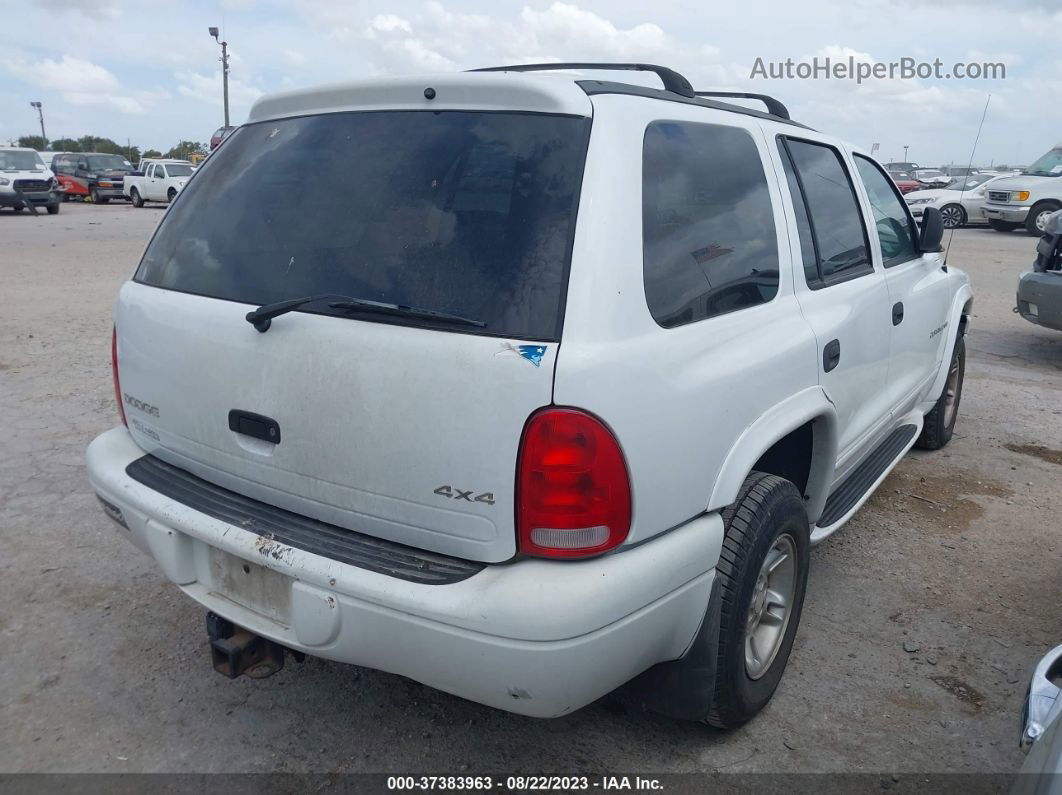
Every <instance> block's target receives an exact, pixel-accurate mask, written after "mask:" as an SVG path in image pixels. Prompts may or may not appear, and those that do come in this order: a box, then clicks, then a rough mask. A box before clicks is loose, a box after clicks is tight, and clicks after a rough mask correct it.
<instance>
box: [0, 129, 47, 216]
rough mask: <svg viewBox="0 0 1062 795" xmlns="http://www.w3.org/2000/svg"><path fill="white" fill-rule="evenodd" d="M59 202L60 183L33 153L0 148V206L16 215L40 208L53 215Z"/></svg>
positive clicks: (11, 147)
mask: <svg viewBox="0 0 1062 795" xmlns="http://www.w3.org/2000/svg"><path fill="white" fill-rule="evenodd" d="M60 201H61V196H60V193H59V183H58V182H56V181H55V175H54V174H52V172H51V170H50V169H49V168H48V167H47V166H46V165H45V164H44V161H43V160H41V156H40V155H39V154H37V152H36V151H34V150H33V149H25V148H22V147H15V146H0V207H10V208H11V209H12V210H14V211H15V212H16V213H18V212H22V210H24V209H26V208H30V209H32V210H33V212H36V210H35V209H33V208H34V207H36V206H37V205H43V206H44V207H45V208H46V209H47V210H48V214H49V215H55V214H56V213H57V212H59V202H60Z"/></svg>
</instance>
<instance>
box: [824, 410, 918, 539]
mask: <svg viewBox="0 0 1062 795" xmlns="http://www.w3.org/2000/svg"><path fill="white" fill-rule="evenodd" d="M918 431H919V428H918V426H917V425H901V426H900V427H899V428H897V429H896V430H894V431H893V432H892V433H890V434H889V435H888V436H886V437H885V439H884V441H882V443H881V444H879V445H878V446H877V447H876V448H875V449H874V452H872V453H871V454H870V455H868V456H867V457H866V459H865V460H864V461H863V462H862V463H861V464H860V465H859V466H857V467H856V468H855V469H854V470H853V471H852V473H851V474H849V475H848V477H846V478H845V479H844V480H843V481H842V482H841V484H840V485H839V486H837V487H836V488H835V489H834V490H833V491H832V492H831V493H830V496H829V497H828V498H827V499H826V507H824V508H823V509H822V516H820V517H819V521H818V523H817V524H816V526H815V527H814V528H813V530H812V533H811V540H812V542H813V543H818V542H819V541H822V540H823V539H824V538H826V536H828V535H830V533H832V532H833V531H834V530H836V529H837V528H838V527H839V526H840V525H841V524H842V522H843V521H846V520H847V519H848V518H849V517H850V516H851V515H852V514H853V513H855V511H856V509H858V508H859V506H860V505H862V503H863V502H865V501H866V499H867V498H868V497H870V495H871V493H872V492H873V490H874V488H875V487H876V486H877V485H878V483H880V482H881V481H882V480H883V479H884V477H885V475H887V474H888V473H889V471H890V470H891V469H892V468H893V467H894V466H895V465H896V464H897V462H899V460H900V459H901V458H902V457H903V455H904V453H906V452H907V451H908V450H909V449H910V448H911V445H912V444H914V440H915V437H916V436H917V435H918Z"/></svg>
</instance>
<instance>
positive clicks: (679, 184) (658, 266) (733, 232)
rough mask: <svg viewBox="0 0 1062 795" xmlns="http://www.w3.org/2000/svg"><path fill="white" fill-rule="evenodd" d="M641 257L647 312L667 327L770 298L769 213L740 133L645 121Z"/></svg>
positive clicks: (773, 251) (754, 155)
mask: <svg viewBox="0 0 1062 795" xmlns="http://www.w3.org/2000/svg"><path fill="white" fill-rule="evenodd" d="M642 260H643V277H644V282H645V298H646V302H647V303H648V305H649V311H650V312H651V313H652V315H653V319H655V320H656V322H657V323H658V324H660V325H661V326H663V327H665V328H672V327H674V326H681V325H685V324H687V323H694V322H696V321H698V320H704V319H706V318H709V317H713V316H715V315H721V314H725V313H727V312H734V311H736V310H739V309H744V308H746V307H750V306H756V305H757V304H762V303H765V302H766V301H770V300H771V299H772V298H774V296H775V295H776V294H777V292H778V238H777V236H776V231H775V225H774V211H773V208H772V206H771V196H770V192H769V190H768V187H767V177H766V176H765V174H764V170H763V161H762V160H761V158H760V153H759V150H758V149H757V148H756V144H755V142H754V141H753V139H752V136H751V135H750V134H749V133H748V132H747V131H746V130H744V129H741V128H739V127H724V126H721V125H715V124H701V123H691V122H677V121H659V122H653V123H652V124H650V125H649V126H648V128H647V129H646V131H645V139H644V142H643V163H642Z"/></svg>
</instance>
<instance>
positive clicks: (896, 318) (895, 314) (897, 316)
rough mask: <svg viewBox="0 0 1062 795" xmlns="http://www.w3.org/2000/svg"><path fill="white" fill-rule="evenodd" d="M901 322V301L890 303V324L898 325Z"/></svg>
mask: <svg viewBox="0 0 1062 795" xmlns="http://www.w3.org/2000/svg"><path fill="white" fill-rule="evenodd" d="M901 323H903V301H897V302H896V303H895V304H893V305H892V325H894V326H898V325H900V324H901Z"/></svg>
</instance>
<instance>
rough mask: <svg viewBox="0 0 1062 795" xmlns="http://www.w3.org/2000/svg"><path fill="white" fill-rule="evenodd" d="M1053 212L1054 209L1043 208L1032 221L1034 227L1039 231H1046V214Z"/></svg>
mask: <svg viewBox="0 0 1062 795" xmlns="http://www.w3.org/2000/svg"><path fill="white" fill-rule="evenodd" d="M1053 212H1054V210H1044V211H1043V212H1041V213H1040V214H1039V215H1037V216H1036V220H1035V221H1033V223H1034V224H1035V225H1036V228H1037V229H1039V230H1040V231H1041V232H1045V231H1047V216H1049V215H1050V214H1051V213H1053Z"/></svg>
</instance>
